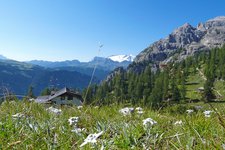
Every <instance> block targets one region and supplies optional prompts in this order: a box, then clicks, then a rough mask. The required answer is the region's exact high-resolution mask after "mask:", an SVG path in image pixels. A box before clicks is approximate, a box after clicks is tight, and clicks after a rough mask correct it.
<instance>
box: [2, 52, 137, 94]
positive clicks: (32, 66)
mask: <svg viewBox="0 0 225 150" xmlns="http://www.w3.org/2000/svg"><path fill="white" fill-rule="evenodd" d="M114 58H116V57H115V56H114ZM118 58H120V59H117V60H118V61H113V60H112V59H110V58H103V57H95V58H94V59H93V60H91V61H89V62H80V61H78V60H71V61H69V60H67V61H62V62H51V61H42V60H33V61H29V62H19V61H15V60H10V59H7V58H6V57H4V56H2V55H0V72H1V73H0V82H1V85H0V90H1V89H2V88H7V89H9V91H12V92H13V93H15V94H19V95H24V94H26V92H27V90H28V87H29V86H33V88H34V93H35V95H39V94H40V92H41V90H43V89H44V88H46V87H57V88H62V87H65V86H67V87H70V88H77V89H83V88H84V87H87V85H88V83H89V81H90V78H91V75H92V73H93V68H94V67H95V66H97V67H96V71H95V74H94V81H93V82H94V83H99V82H100V81H101V80H103V79H105V78H106V76H107V75H108V74H109V73H110V72H111V71H113V70H114V69H115V68H117V67H124V68H126V67H127V66H128V65H129V64H130V63H131V60H133V58H132V59H131V56H127V57H126V55H124V57H122V58H121V55H120V56H118ZM122 59H123V61H122ZM0 92H1V91H0Z"/></svg>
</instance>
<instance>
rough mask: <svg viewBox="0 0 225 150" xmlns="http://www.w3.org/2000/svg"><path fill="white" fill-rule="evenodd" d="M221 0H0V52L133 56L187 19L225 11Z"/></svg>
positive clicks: (52, 56) (195, 20) (65, 56)
mask: <svg viewBox="0 0 225 150" xmlns="http://www.w3.org/2000/svg"><path fill="white" fill-rule="evenodd" d="M224 6H225V1H224V0H204V1H200V0H199V1H197V0H188V1H187V0H0V54H2V55H4V56H6V57H9V58H12V59H16V60H32V59H42V60H51V61H56V60H59V61H60V60H72V59H79V60H81V61H88V60H91V59H92V58H93V57H94V56H96V55H98V46H99V42H101V43H102V44H104V47H103V48H102V50H101V52H100V56H109V55H113V54H133V55H137V54H138V53H139V52H141V51H142V50H143V49H144V48H146V47H147V46H149V45H150V44H151V43H152V42H154V41H157V40H159V39H160V38H163V37H165V36H167V35H168V34H169V33H171V32H172V31H173V30H174V29H175V28H177V27H178V26H181V25H183V24H184V23H186V22H189V23H190V24H192V25H193V26H196V25H197V23H198V22H205V21H206V20H208V19H211V18H214V17H216V16H222V15H225V7H224Z"/></svg>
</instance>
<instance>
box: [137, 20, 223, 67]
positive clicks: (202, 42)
mask: <svg viewBox="0 0 225 150" xmlns="http://www.w3.org/2000/svg"><path fill="white" fill-rule="evenodd" d="M223 44H225V16H221V17H216V18H214V19H210V20H208V21H207V22H205V23H199V24H198V26H197V27H196V28H195V27H193V26H191V25H190V24H188V23H186V24H184V25H183V26H181V27H179V28H177V29H176V30H174V31H173V32H172V33H171V34H169V35H168V36H167V37H166V38H164V39H161V40H159V41H157V42H154V43H153V44H151V45H150V46H149V47H147V48H146V49H144V50H143V51H142V52H141V53H140V54H139V55H137V57H136V58H135V60H134V63H142V62H164V63H167V62H169V61H171V60H173V56H174V55H175V54H176V56H177V57H176V59H178V60H182V59H184V58H186V57H187V56H189V55H193V54H194V53H196V52H199V51H203V50H210V49H211V48H215V47H221V46H222V45H223Z"/></svg>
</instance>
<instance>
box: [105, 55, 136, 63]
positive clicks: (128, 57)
mask: <svg viewBox="0 0 225 150" xmlns="http://www.w3.org/2000/svg"><path fill="white" fill-rule="evenodd" d="M134 58H135V56H133V55H112V56H109V57H108V59H111V60H112V61H116V62H123V61H129V62H132V61H133V60H134Z"/></svg>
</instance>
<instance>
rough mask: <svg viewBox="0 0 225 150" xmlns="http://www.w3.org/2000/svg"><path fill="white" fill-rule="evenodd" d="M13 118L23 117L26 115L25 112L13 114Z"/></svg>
mask: <svg viewBox="0 0 225 150" xmlns="http://www.w3.org/2000/svg"><path fill="white" fill-rule="evenodd" d="M12 117H13V118H22V117H25V115H24V114H22V113H16V114H15V115H12Z"/></svg>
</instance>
